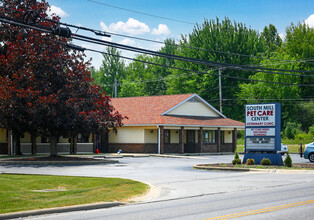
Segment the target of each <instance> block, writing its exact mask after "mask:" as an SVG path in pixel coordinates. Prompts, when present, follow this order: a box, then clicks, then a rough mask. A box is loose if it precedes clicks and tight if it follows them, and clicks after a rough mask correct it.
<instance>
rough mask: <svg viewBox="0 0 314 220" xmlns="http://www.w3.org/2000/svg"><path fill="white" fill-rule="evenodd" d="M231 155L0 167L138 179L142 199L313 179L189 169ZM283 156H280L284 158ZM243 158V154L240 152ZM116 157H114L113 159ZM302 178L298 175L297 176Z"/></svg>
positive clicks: (296, 160)
mask: <svg viewBox="0 0 314 220" xmlns="http://www.w3.org/2000/svg"><path fill="white" fill-rule="evenodd" d="M233 157H234V156H233V155H211V156H208V155H207V156H205V155H203V156H193V157H181V158H167V157H124V158H119V159H118V160H119V163H117V164H104V165H85V166H71V165H49V166H48V165H47V166H44V165H42V166H39V165H36V166H35V165H32V166H23V165H19V166H13V165H7V166H0V172H3V173H23V174H46V175H66V176H92V177H119V178H127V179H133V180H138V181H141V182H145V183H147V184H150V185H152V186H153V189H154V190H153V192H152V194H151V195H149V196H147V197H145V198H143V200H144V201H160V200H169V199H174V198H186V197H191V196H198V195H206V194H213V193H222V192H232V191H239V190H240V191H241V190H248V189H260V188H264V187H270V186H276V185H282V184H289V183H291V182H295V181H300V180H301V179H302V178H304V180H309V179H311V180H314V176H313V175H312V176H313V177H312V176H311V175H308V174H295V175H297V176H298V177H297V178H296V176H295V175H288V174H275V173H252V172H249V173H247V172H230V171H229V172H218V171H205V170H196V169H193V168H192V167H193V165H196V164H209V163H224V162H231V161H232V159H233ZM284 157H285V156H283V159H284ZM291 157H292V160H293V162H294V163H309V161H308V160H305V159H304V158H300V156H299V155H296V154H292V155H291ZM240 158H243V155H240ZM115 160H116V159H115ZM301 177H302V178H301Z"/></svg>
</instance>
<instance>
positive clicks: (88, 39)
mask: <svg viewBox="0 0 314 220" xmlns="http://www.w3.org/2000/svg"><path fill="white" fill-rule="evenodd" d="M73 39H76V40H80V41H85V42H89V43H96V44H99V45H104V46H111V47H115V48H118V49H122V50H128V51H132V52H138V53H144V54H147V55H153V56H158V57H164V58H169V59H175V60H179V61H185V62H191V63H196V64H201V65H207V66H214V67H220V68H226V69H234V70H243V71H252V72H263V73H271V74H281V75H292V76H304V77H314V75H305V74H291V73H283V72H273V71H285V72H297V73H314V71H300V70H284V69H272V68H262V67H260V68H259V67H250V66H244V65H238V64H227V63H220V62H215V61H206V60H201V59H195V58H189V57H184V56H178V55H170V54H166V53H162V52H157V51H152V50H147V49H142V48H138V47H133V46H127V45H123V44H119V43H114V42H109V41H104V40H99V39H96V38H92V37H87V36H83V35H78V34H76V35H73ZM250 68H252V69H250ZM265 70H266V71H265ZM268 70H273V71H268Z"/></svg>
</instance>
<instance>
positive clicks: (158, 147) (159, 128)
mask: <svg viewBox="0 0 314 220" xmlns="http://www.w3.org/2000/svg"><path fill="white" fill-rule="evenodd" d="M157 128H158V154H160V127H159V125H157Z"/></svg>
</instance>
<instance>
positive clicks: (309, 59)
mask: <svg viewBox="0 0 314 220" xmlns="http://www.w3.org/2000/svg"><path fill="white" fill-rule="evenodd" d="M0 8H3V9H8V10H11V11H16V12H19V13H22V12H21V11H18V10H17V9H10V8H5V7H0ZM28 12H33V11H27V12H26V14H27V13H28ZM35 13H36V12H35ZM26 14H25V15H26ZM37 15H38V16H37V17H36V18H38V17H39V16H40V15H39V14H38V13H37ZM24 18H25V16H24ZM42 19H44V20H46V21H50V22H54V23H56V24H58V25H65V26H67V27H73V28H77V29H78V30H79V29H81V30H86V31H91V32H93V33H94V34H96V35H99V36H105V37H110V35H116V36H120V37H127V38H132V39H137V40H142V41H147V42H153V43H160V44H163V45H171V46H175V47H185V48H189V49H195V50H203V51H208V52H211V53H221V54H226V55H233V56H243V57H249V58H259V59H266V60H273V61H285V62H284V63H274V64H258V65H250V66H249V67H258V66H269V65H279V64H285V63H305V62H311V61H313V60H314V58H313V57H311V58H305V59H303V60H283V59H274V58H268V57H263V56H256V55H255V56H254V55H247V54H240V53H232V52H224V51H217V50H210V49H205V48H199V47H192V46H187V45H179V44H169V43H165V42H163V41H157V40H151V39H147V38H140V37H134V36H129V35H124V34H117V33H113V32H108V31H101V30H96V29H91V28H86V27H83V26H77V25H72V24H67V23H64V22H60V21H55V20H52V19H47V18H42Z"/></svg>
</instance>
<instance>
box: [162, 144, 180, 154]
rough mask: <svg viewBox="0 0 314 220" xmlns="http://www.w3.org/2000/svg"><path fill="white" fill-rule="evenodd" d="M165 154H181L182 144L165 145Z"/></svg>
mask: <svg viewBox="0 0 314 220" xmlns="http://www.w3.org/2000/svg"><path fill="white" fill-rule="evenodd" d="M164 150H165V153H177V154H179V153H181V146H180V144H165V147H164Z"/></svg>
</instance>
